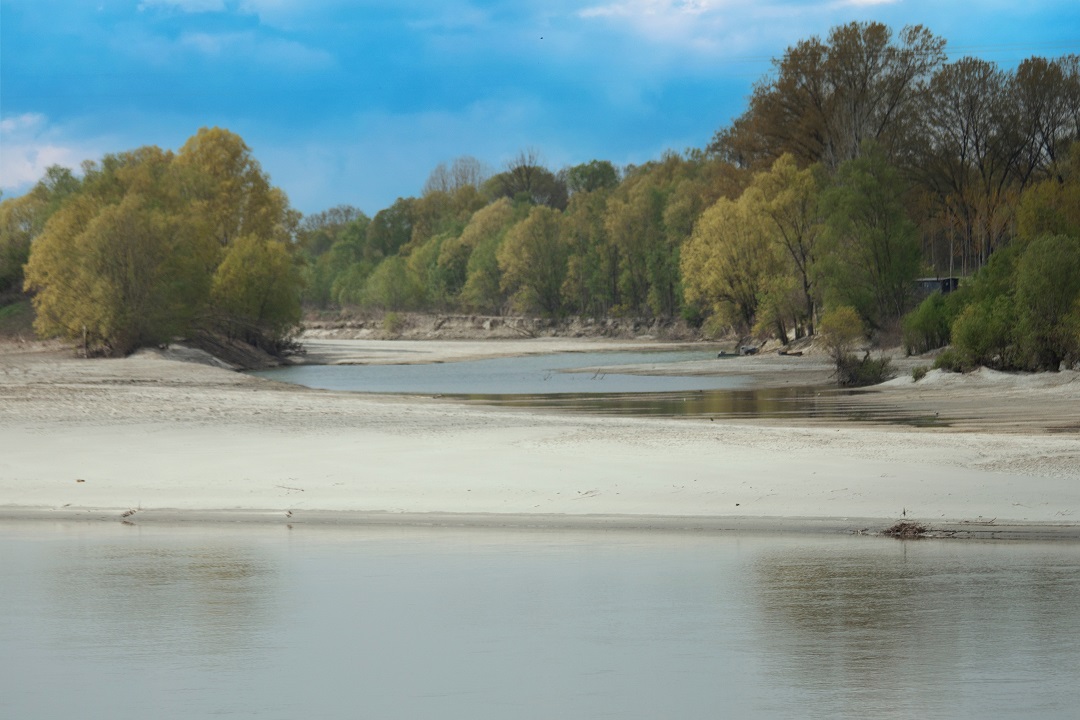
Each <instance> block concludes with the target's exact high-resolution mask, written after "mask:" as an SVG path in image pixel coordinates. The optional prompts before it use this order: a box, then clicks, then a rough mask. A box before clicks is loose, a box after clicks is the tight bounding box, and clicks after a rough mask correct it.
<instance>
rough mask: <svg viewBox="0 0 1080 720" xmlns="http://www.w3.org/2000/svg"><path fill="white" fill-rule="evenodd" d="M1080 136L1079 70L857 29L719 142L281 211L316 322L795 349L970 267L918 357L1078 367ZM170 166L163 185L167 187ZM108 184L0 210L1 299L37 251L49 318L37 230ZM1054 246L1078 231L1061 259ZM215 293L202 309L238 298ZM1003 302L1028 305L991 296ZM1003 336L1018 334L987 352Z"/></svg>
mask: <svg viewBox="0 0 1080 720" xmlns="http://www.w3.org/2000/svg"><path fill="white" fill-rule="evenodd" d="M1078 133H1080V57H1078V56H1076V55H1068V56H1065V57H1061V58H1056V59H1045V58H1039V57H1032V58H1030V59H1028V60H1025V61H1024V62H1022V63H1020V64H1019V66H1018V67H1017V68H1016V69H1003V68H999V67H998V66H996V65H995V64H994V63H992V62H988V61H984V60H980V59H978V58H971V57H965V58H961V59H959V60H957V61H954V62H949V61H948V59H947V57H946V54H945V41H944V40H943V39H941V38H939V37H937V36H935V35H933V34H932V33H931V32H929V31H928V30H926V29H925V28H922V27H909V28H904V29H902V30H901V31H900V32H898V33H894V32H893V31H892V30H890V29H889V28H888V27H886V26H884V25H881V24H878V23H851V24H848V25H844V26H841V27H837V28H835V29H833V30H832V31H831V32H830V33H829V35H828V36H827V37H826V38H823V39H822V38H811V39H809V40H805V41H802V42H800V43H798V44H797V45H795V46H793V47H791V48H789V49H788V50H787V51H786V52H785V53H784V55H783V56H782V57H781V58H779V59H778V60H776V61H775V62H774V70H773V72H772V73H771V74H770V75H769V76H767V77H765V78H763V79H762V80H761V81H760V82H759V83H757V85H755V87H754V90H753V93H752V96H751V98H750V101H749V104H748V107H747V109H746V111H745V113H743V115H741V116H740V117H739V118H737V119H736V120H735V121H734V122H733V123H732V124H731V125H730V126H729V127H725V128H722V129H721V130H720V131H719V132H717V134H716V136H715V137H714V138H713V140H712V142H711V143H710V144H709V146H708V147H706V148H703V149H691V150H687V151H685V152H682V153H674V152H672V153H668V154H666V155H664V156H663V157H662V158H660V159H658V160H655V161H653V162H649V163H645V164H644V165H640V166H631V167H625V168H617V167H615V166H614V165H613V164H612V163H610V162H607V161H605V160H594V161H592V162H589V163H585V164H581V165H577V166H574V167H569V168H563V169H561V170H558V171H556V170H553V169H551V168H548V167H546V166H545V164H544V162H543V161H542V159H541V157H540V156H539V153H537V152H535V151H524V152H522V153H520V154H519V155H518V156H517V157H515V158H514V159H513V160H512V161H510V162H509V163H507V164H506V165H505V166H504V167H503V168H501V169H500V170H499V171H498V172H496V171H495V170H492V169H490V168H487V167H485V166H484V165H483V164H482V163H481V162H479V161H477V160H475V159H473V158H470V157H461V158H458V159H457V160H454V161H453V162H450V163H448V164H445V165H440V166H439V167H437V168H436V169H435V170H434V171H433V172H432V174H431V176H430V177H429V179H428V181H427V183H425V185H424V188H423V191H422V193H421V194H420V195H419V196H417V197H409V198H399V199H398V200H397V201H396V202H394V203H393V204H392V205H391V206H390V207H388V208H385V209H383V210H381V211H379V212H377V213H375V214H374V215H373V216H371V217H368V216H367V215H365V214H364V213H362V212H360V211H359V210H357V209H355V208H352V207H349V206H343V207H337V208H332V209H330V210H327V211H325V212H321V213H318V214H315V215H311V216H309V217H306V218H303V219H302V220H297V219H296V218H295V215H294V214H292V213H291V212H290V211H288V209H287V205H284V204H283V205H282V206H281V208H280V209H278V210H276V211H274V212H272V213H270V214H271V215H274V217H275V218H276V220H275V221H274V226H275V228H277V229H276V230H275V231H274V233H276V235H274V237H275V238H277V240H276V242H279V243H281V244H284V245H285V246H286V247H287V248H288V251H289V253H290V254H289V257H290V258H291V259H292V260H293V263H294V264H293V266H292V267H295V268H299V273H300V275H301V277H302V280H303V287H304V289H303V296H302V298H303V302H304V303H305V304H306V305H308V306H309V307H315V308H336V307H357V308H361V309H370V310H387V311H390V310H429V311H458V312H462V311H463V312H478V313H490V314H500V313H506V312H511V311H513V312H522V313H529V314H541V315H547V316H562V315H568V314H574V315H588V316H609V315H625V316H635V317H649V316H651V317H665V318H670V317H678V316H681V317H683V318H684V319H686V320H687V321H688V322H690V323H692V324H694V325H703V326H704V327H705V329H706V331H707V332H710V333H721V332H735V333H737V334H740V335H743V336H747V335H751V334H754V335H758V336H766V335H770V336H775V337H778V338H780V339H781V340H783V341H785V342H786V341H788V340H790V339H791V338H794V337H799V336H803V335H809V334H813V333H814V332H815V329H816V328H817V326H818V324H819V322H820V320H821V318H822V317H823V315H824V314H825V313H827V312H829V311H836V310H840V309H844V310H845V314H842V315H841V316H843V317H857V318H858V321H859V323H860V324H861V325H862V326H863V327H864V328H865V329H866V331H867V332H869V333H877V334H884V335H886V336H888V335H892V336H893V337H896V338H899V334H900V332H901V325H902V319H903V318H904V317H905V315H906V314H908V313H909V312H910V311H911V310H912V309H913V307H914V305H915V304H916V302H917V300H918V298H917V296H916V294H915V287H914V283H913V281H914V279H915V278H917V277H919V276H922V275H926V276H947V277H952V276H960V277H963V278H969V277H971V278H973V279H972V280H970V282H965V283H964V285H963V286H962V290H961V292H960V293H958V294H956V295H955V297H954V298H950V299H949V300H948V302H945V299H944V298H940V297H939V298H936V299H934V300H932V301H931V304H933V307H931V306H930V305H927V306H924V307H920V308H919V310H918V313H917V315H916V316H912V317H913V318H915V319H909V320H908V321H907V322H906V323H904V326H903V327H904V338H905V342H907V343H908V344H909V347H911V348H912V349H913V350H915V349H918V350H925V349H929V348H930V347H937V346H940V345H942V344H945V343H948V342H950V341H952V340H953V339H954V335H955V336H957V338H956V339H957V340H958V342H964V341H961V340H960V338H966V337H968V336H972V337H974V336H978V337H979V338H980V339H979V341H978V342H979V343H981V344H979V345H978V347H977V348H975V347H974V346H972V347H971V348H970V351H968V350H964V351H963V358H962V359H961V360H958V361H957V362H958V363H959V364H962V363H964V362H969V361H970V362H978V363H988V362H989V363H991V364H997V365H1000V366H1002V367H1021V366H1022V367H1049V366H1050V365H1051V364H1052V360H1053V353H1050V354H1047V353H1041V352H1040V351H1036V350H1034V349H1033V347H1034V346H1033V345H1032V344H1031V343H1032V342H1034V341H1033V340H1032V338H1035V337H1044V336H1045V337H1050V336H1053V337H1054V338H1057V339H1056V340H1054V341H1053V342H1054V343H1056V345H1055V347H1057V348H1058V349H1057V351H1056V352H1057V355H1059V356H1060V357H1061V358H1062V361H1075V357H1076V354H1075V351H1073V350H1065V349H1064V348H1066V346H1069V343H1073V344H1074V345H1075V344H1076V343H1075V342H1074V341H1076V333H1074V332H1073V331H1072V330H1070V329H1069V328H1070V327H1071V325H1070V323H1071V322H1073V319H1072V318H1073V316H1074V315H1076V314H1077V313H1080V310H1077V309H1076V308H1075V307H1073V306H1074V305H1075V304H1076V302H1077V299H1076V296H1077V293H1076V292H1073V294H1072V296H1071V297H1069V298H1066V297H1062V298H1059V301H1060V303H1061V304H1062V305H1061V307H1062V308H1066V306H1067V308H1066V309H1065V310H1062V311H1061V312H1057V311H1055V312H1054V313H1050V312H1049V311H1045V312H1044V311H1040V314H1039V317H1042V318H1055V319H1053V320H1052V324H1053V328H1054V329H1053V331H1052V332H1050V334H1049V335H1047V333H1045V332H1043V331H1042V330H1037V329H1035V328H1034V324H1033V323H1034V320H1032V319H1031V318H1029V319H1028V320H1024V318H1025V317H1027V316H1026V315H1024V313H1026V312H1027V310H1025V309H1024V308H1025V307H1027V304H1030V303H1031V302H1033V300H1032V298H1033V297H1034V296H1035V295H1038V296H1039V298H1040V299H1041V298H1044V297H1045V296H1046V295H1047V293H1048V292H1049V290H1050V289H1051V288H1050V286H1051V285H1053V289H1054V290H1055V291H1057V290H1060V291H1061V293H1063V294H1064V295H1068V294H1069V292H1072V291H1071V290H1069V288H1071V287H1073V286H1074V284H1070V282H1067V281H1061V282H1059V281H1058V280H1057V279H1055V278H1058V276H1059V275H1060V274H1061V271H1062V268H1066V269H1067V268H1069V267H1072V266H1071V265H1069V263H1070V262H1073V260H1071V259H1070V258H1075V256H1076V255H1077V252H1078V249H1077V248H1078V244H1080V218H1077V217H1076V214H1077V211H1076V210H1075V208H1076V207H1077V206H1080V201H1077V198H1076V193H1077V187H1078V184H1080V173H1078V172H1077V171H1076V167H1077V164H1078V163H1080V159H1078V158H1077V155H1080V149H1076V147H1077V145H1076V143H1077V140H1078V139H1080V135H1078ZM185 147H186V146H185ZM1070 148H1073V149H1072V150H1070ZM144 152H148V150H147V149H144V150H142V151H136V154H137V153H144ZM159 152H160V151H159ZM184 155H185V150H183V149H182V150H181V151H180V153H178V155H177V157H176V158H175V159H173V160H170V163H173V162H175V161H178V160H180V159H181V158H182V157H183V156H184ZM249 160H250V159H249ZM103 164H107V163H104V162H103ZM183 164H184V163H180V165H183ZM171 172H172V171H169V172H163V173H162V174H161V177H163V178H166V184H169V183H172V182H173V181H172V180H169V179H168V178H170V177H172V175H171V174H170V173H171ZM93 177H94V175H93V173H88V174H87V176H86V177H85V178H84V179H83V180H81V181H80V180H77V179H75V178H73V177H71V176H70V174H66V175H65V174H64V172H62V171H51V172H50V175H49V176H47V177H46V178H45V179H44V180H43V181H42V183H41V184H39V186H38V188H36V189H35V190H34V191H33V192H31V193H30V194H29V195H27V196H24V198H18V199H16V200H15V201H5V203H4V204H3V205H2V206H0V243H2V244H0V263H2V264H0V293H2V292H3V287H4V283H6V285H7V287H9V288H10V287H12V286H15V285H16V284H17V283H19V282H20V281H21V278H19V277H18V276H19V273H20V272H21V271H20V270H18V269H13V268H17V267H21V266H20V265H19V258H20V257H23V258H24V260H25V256H26V255H30V256H31V257H30V264H29V266H28V269H27V279H26V283H27V287H30V288H33V289H36V291H37V292H38V299H37V302H38V306H39V312H40V311H41V310H43V309H44V310H45V311H46V312H45V315H46V317H51V316H50V315H49V311H48V308H49V307H50V304H49V303H50V300H49V299H48V298H49V297H50V295H49V293H50V290H49V288H50V283H51V282H52V281H53V280H52V277H51V276H49V275H47V271H46V266H47V265H48V264H49V262H47V261H45V260H43V259H42V260H37V259H35V257H34V256H37V255H41V256H42V257H44V251H41V252H40V253H39V251H38V250H37V247H38V246H39V245H42V243H41V242H40V241H39V240H33V241H32V242H31V239H32V238H35V237H37V236H38V235H39V234H40V235H41V236H42V238H47V237H49V236H50V235H55V234H56V232H57V230H56V228H58V227H60V226H61V223H60V221H59V220H56V221H53V220H50V221H49V222H48V223H45V222H44V219H45V218H49V217H51V216H52V213H54V212H56V208H57V207H62V208H65V209H66V208H67V206H68V204H69V203H70V202H72V201H71V200H70V199H69V198H70V197H75V196H81V195H82V194H84V193H85V190H84V189H80V188H82V187H83V186H85V185H87V183H90V184H93V182H92V181H93ZM95 182H96V181H95ZM72 187H74V188H75V189H74V190H72V189H71V188H72ZM181 187H182V188H184V189H182V190H180V191H178V192H175V193H173V194H172V195H168V194H167V197H168V198H169V200H168V202H174V203H175V204H173V205H169V207H172V208H175V211H176V212H178V213H181V214H183V213H184V212H191V213H192V214H198V213H197V212H195V211H194V208H195V207H196V206H194V205H190V203H191V202H205V201H206V200H207V199H208V198H205V197H203V196H199V195H198V193H195V194H194V195H192V194H191V192H192V191H191V190H190V189H188V188H189V186H188V185H186V184H184V183H181ZM140 193H141V191H140ZM140 197H142V195H141V194H140ZM200 198H202V199H200ZM227 202H231V201H226V200H222V201H221V202H220V203H219V207H220V208H221V212H224V213H226V214H228V213H227V212H226V211H225V210H224V208H225V207H226V204H227ZM11 203H20V204H19V206H18V208H16V207H15V206H14V205H10V204H11ZM166 204H168V203H166ZM189 205H190V206H189ZM29 207H32V208H35V209H33V210H32V211H30V210H27V208H29ZM184 208H189V209H188V210H184ZM19 213H22V214H21V215H19V217H20V218H22V219H21V220H19V221H18V222H15V223H14V225H13V224H12V219H11V218H13V217H14V216H15V215H17V214H19ZM26 213H29V215H27V214H26ZM275 213H276V214H275ZM57 216H58V217H59V214H57ZM230 217H232V218H233V221H234V222H235V221H238V220H237V219H238V218H245V219H246V218H247V214H246V212H245V211H243V210H235V209H234V210H233V211H232V215H231V216H230ZM65 222H67V221H65ZM215 222H218V221H215ZM20 223H21V224H20ZM15 226H18V228H19V230H18V232H15V231H13V230H12V229H11V228H13V227H15ZM54 226H55V227H54ZM185 227H187V226H185ZM192 227H194V226H192ZM72 232H74V231H72ZM192 232H202V231H201V230H199V231H196V230H192ZM267 232H268V231H263V230H260V233H262V234H258V233H257V236H258V237H264V236H267ZM20 233H21V234H20ZM245 233H246V231H242V232H241V233H240V235H243V234H245ZM69 234H71V233H70V232H69ZM236 237H239V235H236ZM1047 237H1056V238H1059V239H1058V240H1056V241H1054V242H1055V243H1056V244H1054V245H1053V248H1052V249H1050V248H1048V246H1047V243H1049V242H1050V241H1049V240H1046V239H1045V238H1047ZM13 238H15V240H13ZM231 244H232V241H231V240H230V241H226V242H224V243H220V242H219V246H220V247H219V252H218V253H217V255H215V256H214V257H215V259H214V260H213V261H210V262H207V263H204V264H203V265H204V266H206V267H207V268H208V269H207V271H208V272H210V273H211V276H212V277H215V278H216V276H217V274H218V273H219V268H220V265H219V263H221V262H222V258H223V257H224V255H223V253H226V252H228V251H229V248H230V246H231ZM31 246H33V248H34V251H33V252H32V253H31V252H29V251H28V248H30V247H31ZM44 246H45V247H48V243H44ZM273 247H278V246H273ZM13 248H14V249H13ZM1029 253H1031V255H1030V258H1034V257H1035V256H1036V255H1038V256H1039V257H1041V258H1044V259H1043V260H1039V261H1036V260H1034V259H1025V258H1028V257H1029ZM1047 257H1050V258H1053V260H1046V259H1045V258H1047ZM3 258H12V259H7V260H5V259H3ZM998 258H1001V259H1000V260H999V259H998ZM1010 258H1011V259H1010ZM54 261H56V260H54ZM1047 263H1049V264H1048V265H1047ZM1036 267H1039V268H1043V269H1044V270H1051V269H1052V270H1054V273H1050V272H1047V273H1043V272H1042V271H1040V270H1036V269H1035V268H1036ZM31 271H32V272H31ZM1055 273H1056V274H1055ZM290 277H291V276H290ZM991 277H992V278H994V279H988V278H991ZM12 278H14V279H12ZM214 282H218V283H219V284H220V285H221V286H222V287H224V285H223V283H224V281H217V280H215V281H214ZM214 282H211V284H210V288H211V291H210V294H209V295H207V294H205V293H204V294H202V295H200V297H203V298H205V300H204V301H202V304H201V305H200V306H199V308H200V309H199V312H197V313H195V315H198V316H199V317H200V318H206V317H207V316H209V315H212V314H214V313H215V312H217V311H218V309H219V307H220V302H222V301H223V297H224V296H223V295H222V294H221V293H222V292H223V291H222V290H219V291H218V295H214V294H213V287H214ZM290 282H292V281H291V280H290ZM1040 284H1041V285H1040ZM259 287H261V288H264V289H265V288H270V287H276V286H272V285H269V284H267V283H262V284H260V285H259ZM293 287H294V286H293V285H288V288H290V289H289V293H293V294H294V292H295V291H294V290H293V289H292V288H293ZM1044 291H1045V292H1044ZM293 294H290V295H289V296H290V297H293ZM76 295H78V296H84V295H83V294H81V293H76ZM1002 297H1005V298H1007V300H1008V303H1009V307H1010V308H1011V310H1005V309H1002V308H1003V307H1004V306H1002V307H998V306H997V305H994V303H995V302H999V301H1000V302H1005V301H1001V300H1000V298H1002ZM935 308H936V309H935ZM970 308H975V309H970ZM847 310H851V311H852V313H853V314H846V311H847ZM289 312H290V313H293V314H292V315H290V318H295V313H296V312H298V310H296V308H295V306H293V305H290V307H289ZM1010 313H1011V314H1010ZM1055 313H1056V314H1055ZM249 314H250V313H249ZM47 322H51V321H49V320H46V321H43V326H44V323H47ZM248 322H249V321H248V320H244V321H242V322H241V323H240V324H241V325H244V324H246V323H248ZM957 323H959V325H957ZM994 323H996V324H997V325H995V327H996V326H998V325H1000V326H1002V327H1005V326H1008V327H1011V328H1013V329H1012V330H1010V331H1009V333H1011V334H1009V335H1008V337H1007V338H1006V337H1005V336H1004V335H1002V334H1001V333H998V334H996V335H995V334H993V333H990V335H992V336H993V337H992V338H991V339H987V337H984V336H985V335H986V333H983V332H982V331H983V330H984V329H985V327H984V326H986V325H987V324H994ZM1025 323H1026V324H1025ZM82 324H85V323H81V322H75V323H71V322H68V323H67V324H62V323H58V324H54V325H49V326H48V327H50V328H52V329H54V330H55V329H56V328H58V327H61V326H62V327H63V328H66V329H67V330H71V328H75V327H78V326H80V325H82ZM255 324H258V323H255ZM976 326H978V328H979V329H980V330H979V332H973V331H972V332H969V330H971V328H973V327H976ZM1021 327H1024V328H1029V329H1026V330H1024V331H1023V332H1022V333H1021V332H1020V330H1018V329H1017V328H1021ZM957 330H963V331H964V332H955V331H957ZM1048 332H1049V331H1048ZM980 333H982V334H980ZM1037 357H1038V358H1042V359H1040V360H1034V359H1033V358H1037Z"/></svg>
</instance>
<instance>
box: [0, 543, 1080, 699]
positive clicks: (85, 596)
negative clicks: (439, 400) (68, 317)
mask: <svg viewBox="0 0 1080 720" xmlns="http://www.w3.org/2000/svg"><path fill="white" fill-rule="evenodd" d="M1078 637H1080V547H1078V546H1077V545H1075V544H1068V543H1058V544H1038V543H1013V544H1004V543H978V542H940V541H938V542H935V541H915V542H900V541H896V540H891V539H880V538H865V537H833V536H783V535H779V536H777V535H772V536H755V535H743V536H733V535H731V536H729V535H702V534H690V533H687V534H665V533H620V532H593V533H589V532H566V531H560V532H553V531H526V530H518V531H501V530H481V529H477V530H440V529H400V528H387V527H381V528H368V529H364V528H345V529H341V528H337V529H335V528H316V527H304V526H297V527H296V528H295V529H292V530H288V529H286V528H269V527H262V528H260V527H242V528H236V529H232V528H229V527H227V526H224V527H222V526H215V527H198V526H195V527H168V526H157V525H155V526H145V527H142V526H131V527H128V526H121V525H111V524H110V525H105V524H55V525H52V524H43V523H35V524H14V523H7V524H5V525H2V526H0V647H2V648H3V652H2V654H0V717H5V718H53V717H57V718H65V717H70V718H111V719H125V718H138V719H139V720H144V719H145V718H156V719H157V718H160V719H170V718H192V717H218V716H224V717H252V718H350V719H351V718H408V719H413V720H415V719H423V718H439V719H440V720H441V719H444V718H469V719H470V720H485V719H487V718H491V719H493V720H494V719H496V718H498V719H503V718H536V719H541V718H543V719H545V720H546V719H549V718H561V719H572V718H582V719H585V718H589V719H591V718H605V717H612V718H642V719H645V718H648V719H649V720H653V719H656V718H680V719H696V718H727V717H730V718H774V717H799V718H834V717H840V718H911V717H920V718H960V717H994V718H1032V717H1038V718H1074V717H1076V715H1075V712H1076V708H1077V707H1078V706H1080V682H1078V678H1080V642H1077V638H1078Z"/></svg>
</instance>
